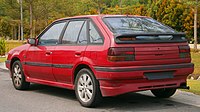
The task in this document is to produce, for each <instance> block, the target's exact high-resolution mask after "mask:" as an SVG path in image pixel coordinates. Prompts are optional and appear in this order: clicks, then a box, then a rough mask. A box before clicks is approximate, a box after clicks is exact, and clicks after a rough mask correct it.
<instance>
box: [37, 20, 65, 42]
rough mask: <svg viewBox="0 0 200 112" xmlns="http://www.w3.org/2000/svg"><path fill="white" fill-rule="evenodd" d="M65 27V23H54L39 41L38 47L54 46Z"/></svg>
mask: <svg viewBox="0 0 200 112" xmlns="http://www.w3.org/2000/svg"><path fill="white" fill-rule="evenodd" d="M64 26H65V22H62V23H55V24H54V25H53V26H51V27H50V28H49V29H48V30H47V31H46V32H45V33H44V34H43V35H42V36H41V37H40V39H39V45H56V44H57V43H58V40H59V37H60V34H61V32H62V30H63V28H64Z"/></svg>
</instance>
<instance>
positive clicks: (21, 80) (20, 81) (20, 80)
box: [11, 61, 30, 90]
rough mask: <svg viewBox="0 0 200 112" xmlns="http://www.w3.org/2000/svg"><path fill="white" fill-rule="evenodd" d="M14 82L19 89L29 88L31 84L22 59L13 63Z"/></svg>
mask: <svg viewBox="0 0 200 112" xmlns="http://www.w3.org/2000/svg"><path fill="white" fill-rule="evenodd" d="M11 74H12V82H13V86H14V87H15V89H17V90H25V89H28V88H29V86H30V83H29V82H26V80H25V76H24V72H23V69H22V65H21V63H20V61H15V62H14V63H13V65H12V70H11Z"/></svg>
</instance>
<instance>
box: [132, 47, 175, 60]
mask: <svg viewBox="0 0 200 112" xmlns="http://www.w3.org/2000/svg"><path fill="white" fill-rule="evenodd" d="M177 58H179V48H178V46H169V47H159V46H157V47H136V48H135V60H136V61H140V60H163V59H177Z"/></svg>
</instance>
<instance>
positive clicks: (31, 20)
mask: <svg viewBox="0 0 200 112" xmlns="http://www.w3.org/2000/svg"><path fill="white" fill-rule="evenodd" d="M30 38H33V13H32V0H30Z"/></svg>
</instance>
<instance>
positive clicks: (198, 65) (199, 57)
mask: <svg viewBox="0 0 200 112" xmlns="http://www.w3.org/2000/svg"><path fill="white" fill-rule="evenodd" d="M191 56H192V63H194V68H195V69H194V72H193V74H195V75H200V52H197V53H194V52H191Z"/></svg>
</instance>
